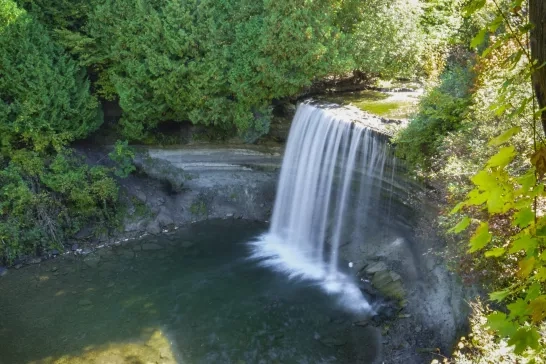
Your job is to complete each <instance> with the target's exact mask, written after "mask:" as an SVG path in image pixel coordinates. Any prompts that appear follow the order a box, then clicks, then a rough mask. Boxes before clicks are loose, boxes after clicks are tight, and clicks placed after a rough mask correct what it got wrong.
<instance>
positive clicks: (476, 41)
mask: <svg viewBox="0 0 546 364" xmlns="http://www.w3.org/2000/svg"><path fill="white" fill-rule="evenodd" d="M486 34H487V28H483V29H481V30H480V31H479V32H478V34H476V36H475V37H474V38H473V39H472V41H471V42H470V48H476V47H478V46H479V45H480V44H482V43H483V42H484V40H485V36H486Z"/></svg>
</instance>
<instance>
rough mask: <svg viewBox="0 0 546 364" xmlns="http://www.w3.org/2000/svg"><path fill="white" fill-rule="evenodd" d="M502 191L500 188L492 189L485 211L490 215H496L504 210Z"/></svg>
mask: <svg viewBox="0 0 546 364" xmlns="http://www.w3.org/2000/svg"><path fill="white" fill-rule="evenodd" d="M502 195H503V190H502V188H500V187H496V188H493V189H492V190H491V192H490V193H489V198H488V199H487V211H488V212H489V213H490V214H497V213H500V212H503V210H504V200H503V198H502Z"/></svg>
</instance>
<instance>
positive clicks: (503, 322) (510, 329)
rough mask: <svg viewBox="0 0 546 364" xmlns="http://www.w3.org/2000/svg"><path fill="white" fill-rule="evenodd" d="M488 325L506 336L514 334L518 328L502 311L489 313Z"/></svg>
mask: <svg viewBox="0 0 546 364" xmlns="http://www.w3.org/2000/svg"><path fill="white" fill-rule="evenodd" d="M487 325H489V327H490V328H491V329H493V330H495V331H497V332H498V333H499V334H500V335H501V336H504V337H506V336H512V335H513V334H514V333H515V332H516V330H517V327H516V325H515V324H514V323H513V322H511V321H510V320H508V318H507V317H506V315H505V314H504V313H502V312H493V313H491V314H489V315H487Z"/></svg>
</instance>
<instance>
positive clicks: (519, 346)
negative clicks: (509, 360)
mask: <svg viewBox="0 0 546 364" xmlns="http://www.w3.org/2000/svg"><path fill="white" fill-rule="evenodd" d="M539 339H540V335H539V334H538V332H537V330H536V329H535V328H534V327H520V328H519V329H518V330H517V331H516V332H515V333H514V334H513V335H511V336H510V339H509V340H508V345H510V346H512V345H514V346H515V348H514V353H516V354H518V355H519V354H522V353H523V352H524V351H525V350H527V349H528V348H531V349H537V348H538V345H539Z"/></svg>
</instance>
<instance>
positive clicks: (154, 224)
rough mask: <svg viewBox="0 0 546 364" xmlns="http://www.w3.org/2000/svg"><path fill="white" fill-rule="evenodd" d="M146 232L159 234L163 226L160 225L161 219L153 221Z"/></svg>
mask: <svg viewBox="0 0 546 364" xmlns="http://www.w3.org/2000/svg"><path fill="white" fill-rule="evenodd" d="M146 232H147V233H149V234H152V235H158V234H160V233H161V227H160V226H159V221H157V220H156V221H153V222H151V223H150V224H148V226H147V227H146Z"/></svg>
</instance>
